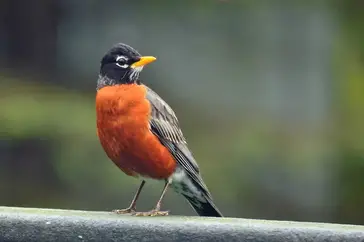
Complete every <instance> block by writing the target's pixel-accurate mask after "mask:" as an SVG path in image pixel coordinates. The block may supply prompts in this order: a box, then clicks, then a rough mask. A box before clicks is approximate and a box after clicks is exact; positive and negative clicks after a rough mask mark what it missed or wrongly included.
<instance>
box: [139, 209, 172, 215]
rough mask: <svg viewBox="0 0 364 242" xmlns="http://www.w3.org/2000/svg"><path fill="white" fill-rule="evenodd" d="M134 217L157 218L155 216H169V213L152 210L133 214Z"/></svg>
mask: <svg viewBox="0 0 364 242" xmlns="http://www.w3.org/2000/svg"><path fill="white" fill-rule="evenodd" d="M132 215H134V216H141V217H148V216H149V217H155V216H167V215H169V211H159V210H155V209H153V210H151V211H148V212H134V213H132Z"/></svg>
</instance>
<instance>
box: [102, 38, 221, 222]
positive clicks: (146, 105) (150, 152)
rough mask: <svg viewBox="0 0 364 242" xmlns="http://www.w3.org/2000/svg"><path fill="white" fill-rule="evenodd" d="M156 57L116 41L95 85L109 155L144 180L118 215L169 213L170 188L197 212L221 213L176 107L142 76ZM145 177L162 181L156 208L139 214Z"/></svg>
mask: <svg viewBox="0 0 364 242" xmlns="http://www.w3.org/2000/svg"><path fill="white" fill-rule="evenodd" d="M155 60H156V58H155V57H153V56H142V55H140V54H139V52H138V51H137V50H135V49H134V48H133V47H131V46H129V45H127V44H124V43H118V44H115V45H114V46H112V48H111V49H110V50H108V51H107V52H106V54H105V55H104V56H103V58H102V59H101V64H100V71H99V76H98V79H97V87H96V123H97V125H96V126H97V135H98V138H99V141H100V143H101V146H102V147H103V150H104V151H105V153H106V155H107V156H108V158H109V159H111V160H112V161H113V163H115V165H116V166H117V167H118V168H119V169H120V170H121V171H123V172H124V173H125V174H126V175H129V176H133V177H136V178H141V184H140V186H139V188H138V189H137V191H136V193H135V195H134V198H133V199H132V201H131V204H130V206H129V207H128V208H126V209H120V210H113V211H114V212H116V213H118V214H132V215H135V216H165V215H168V214H169V211H162V210H161V204H162V200H163V198H164V196H165V194H166V191H167V190H168V188H169V187H171V188H172V189H173V190H174V191H175V192H176V193H178V194H181V195H182V196H184V197H185V198H186V199H187V201H188V202H189V203H190V205H191V206H192V208H193V209H194V210H195V211H196V212H197V214H198V215H199V216H207V217H223V215H222V214H221V212H220V211H219V209H218V208H217V207H216V205H215V204H214V202H213V200H212V196H211V193H210V192H209V190H208V188H207V186H206V184H205V183H204V181H203V179H202V177H201V174H200V168H199V166H198V164H197V162H196V160H195V158H194V157H193V155H192V152H191V151H190V149H189V148H188V145H187V142H186V139H185V137H184V135H183V133H182V130H181V128H180V125H179V121H178V119H177V117H176V114H175V112H174V111H173V109H172V108H171V107H170V106H169V105H168V104H167V103H166V102H165V101H164V100H163V99H162V98H161V97H160V96H159V95H158V94H157V93H156V92H154V91H153V90H152V89H151V88H149V87H148V86H146V85H145V84H143V82H142V81H141V80H140V78H139V76H140V73H141V71H142V69H143V68H144V67H145V66H146V65H148V64H150V63H152V62H154V61H155ZM147 179H155V180H160V181H163V182H164V187H163V190H162V193H161V195H160V198H159V200H158V201H157V203H156V205H155V207H154V208H153V209H152V210H150V211H146V212H137V211H136V203H137V200H138V198H139V195H140V193H141V191H142V188H143V187H144V185H145V183H146V180H147Z"/></svg>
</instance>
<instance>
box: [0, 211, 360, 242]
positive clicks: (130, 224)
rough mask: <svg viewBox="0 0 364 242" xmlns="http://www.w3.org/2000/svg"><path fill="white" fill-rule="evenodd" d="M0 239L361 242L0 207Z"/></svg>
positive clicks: (226, 225)
mask: <svg viewBox="0 0 364 242" xmlns="http://www.w3.org/2000/svg"><path fill="white" fill-rule="evenodd" d="M0 241H4V242H18V241H24V242H33V241H105V242H106V241H191V242H192V241H229V242H230V241H249V242H255V241H260V242H268V241H277V242H289V241H295V242H299V241H306V242H307V241H332V242H335V241H345V242H351V241H355V242H364V226H354V225H338V224H323V223H299V222H284V221H264V220H249V219H236V218H222V219H221V218H220V219H217V218H216V219H215V218H201V217H176V216H169V217H147V218H145V217H133V216H128V215H117V214H113V213H111V212H88V211H72V210H56V209H36V208H12V207H0Z"/></svg>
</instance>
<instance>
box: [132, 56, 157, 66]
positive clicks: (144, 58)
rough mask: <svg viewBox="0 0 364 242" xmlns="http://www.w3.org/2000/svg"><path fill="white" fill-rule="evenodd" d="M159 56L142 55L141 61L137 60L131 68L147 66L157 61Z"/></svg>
mask: <svg viewBox="0 0 364 242" xmlns="http://www.w3.org/2000/svg"><path fill="white" fill-rule="evenodd" d="M156 59H157V58H155V57H154V56H142V57H141V58H140V60H139V61H137V62H135V63H134V64H132V65H131V68H135V67H140V66H145V65H147V64H149V63H151V62H153V61H155V60H156Z"/></svg>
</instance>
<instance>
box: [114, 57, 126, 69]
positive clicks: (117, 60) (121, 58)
mask: <svg viewBox="0 0 364 242" xmlns="http://www.w3.org/2000/svg"><path fill="white" fill-rule="evenodd" d="M120 60H123V61H124V62H127V61H128V58H126V57H125V56H123V55H121V56H118V57H116V65H117V66H119V67H121V68H127V67H128V66H129V65H128V64H126V63H125V64H123V65H120V64H119V63H118V62H119V61H120Z"/></svg>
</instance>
